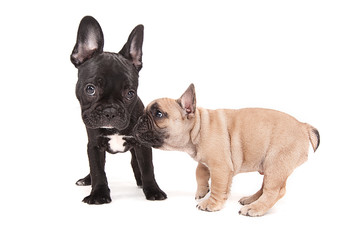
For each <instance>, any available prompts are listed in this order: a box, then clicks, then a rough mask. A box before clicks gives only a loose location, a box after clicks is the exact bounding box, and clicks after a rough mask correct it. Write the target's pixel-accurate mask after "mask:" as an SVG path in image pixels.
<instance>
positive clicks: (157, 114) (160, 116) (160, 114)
mask: <svg viewBox="0 0 360 240" xmlns="http://www.w3.org/2000/svg"><path fill="white" fill-rule="evenodd" d="M163 116H164V114H163V113H162V112H161V111H159V110H156V112H155V117H157V118H162V117H163Z"/></svg>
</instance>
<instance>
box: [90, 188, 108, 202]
mask: <svg viewBox="0 0 360 240" xmlns="http://www.w3.org/2000/svg"><path fill="white" fill-rule="evenodd" d="M83 202H84V203H87V204H105V203H110V202H111V198H110V189H109V188H107V187H103V188H98V189H96V190H93V191H91V194H90V195H89V196H87V197H85V198H84V199H83Z"/></svg>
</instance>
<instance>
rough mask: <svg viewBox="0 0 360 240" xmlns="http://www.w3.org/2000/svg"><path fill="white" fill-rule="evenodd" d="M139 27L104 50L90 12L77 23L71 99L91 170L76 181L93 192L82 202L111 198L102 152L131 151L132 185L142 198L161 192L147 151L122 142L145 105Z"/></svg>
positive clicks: (161, 196)
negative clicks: (75, 100) (141, 95)
mask: <svg viewBox="0 0 360 240" xmlns="http://www.w3.org/2000/svg"><path fill="white" fill-rule="evenodd" d="M143 31H144V27H143V26H142V25H138V26H137V27H135V29H134V30H133V31H132V32H131V34H130V36H129V39H128V41H127V42H126V43H125V45H124V47H123V48H122V49H121V51H120V52H119V53H112V52H103V46H104V37H103V33H102V30H101V27H100V25H99V23H98V22H97V21H96V20H95V19H94V18H93V17H90V16H86V17H84V18H83V19H82V20H81V22H80V25H79V30H78V33H77V41H76V44H75V47H74V50H73V52H72V54H71V62H72V63H73V64H74V65H75V67H76V68H77V69H78V82H77V84H76V97H77V98H78V100H79V102H80V105H81V111H82V119H83V121H84V123H85V126H86V130H87V135H88V146H87V152H88V157H89V164H90V174H89V175H87V176H86V177H85V178H82V179H80V180H78V181H77V182H76V184H77V185H79V186H85V185H90V184H91V186H92V190H91V193H90V195H89V196H87V197H85V198H84V200H83V202H85V203H88V204H103V203H109V202H111V198H110V189H109V187H108V182H107V178H106V174H105V171H104V166H105V152H109V153H118V152H126V151H128V150H130V152H131V156H132V158H131V166H132V168H133V171H134V175H135V179H136V183H137V185H138V186H142V187H143V191H144V193H145V196H146V199H148V200H163V199H166V194H165V193H164V192H163V191H162V190H161V189H160V188H159V186H158V185H157V183H156V180H155V177H154V168H153V163H152V150H151V148H149V147H144V146H140V145H134V146H130V145H127V144H126V142H125V141H124V140H123V137H124V136H131V135H132V129H133V127H134V125H135V124H136V122H137V120H138V118H139V117H140V116H141V115H142V113H143V110H144V105H143V103H142V102H141V100H140V98H139V97H138V96H137V88H138V78H139V71H140V69H141V68H142V43H143Z"/></svg>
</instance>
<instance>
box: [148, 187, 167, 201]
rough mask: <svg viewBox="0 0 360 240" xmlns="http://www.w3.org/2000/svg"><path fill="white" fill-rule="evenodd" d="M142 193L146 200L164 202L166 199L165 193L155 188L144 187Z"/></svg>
mask: <svg viewBox="0 0 360 240" xmlns="http://www.w3.org/2000/svg"><path fill="white" fill-rule="evenodd" d="M143 191H144V193H145V197H146V199H147V200H165V199H166V198H167V196H166V193H164V192H163V191H162V190H161V189H160V188H159V187H157V186H152V187H146V188H145V187H144V188H143Z"/></svg>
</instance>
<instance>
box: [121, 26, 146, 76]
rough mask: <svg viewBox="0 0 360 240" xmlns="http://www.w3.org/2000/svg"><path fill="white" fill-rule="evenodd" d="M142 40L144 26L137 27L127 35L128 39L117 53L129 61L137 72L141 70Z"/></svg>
mask: <svg viewBox="0 0 360 240" xmlns="http://www.w3.org/2000/svg"><path fill="white" fill-rule="evenodd" d="M143 40H144V26H143V25H141V24H140V25H137V26H136V27H135V28H134V30H132V32H131V33H130V35H129V39H128V40H127V42H126V43H125V45H124V47H123V48H122V49H121V51H120V52H119V53H120V54H121V55H123V56H124V57H125V58H126V59H128V60H130V61H131V62H132V63H133V64H134V66H135V67H136V69H137V70H138V71H140V70H141V68H142V45H143Z"/></svg>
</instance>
